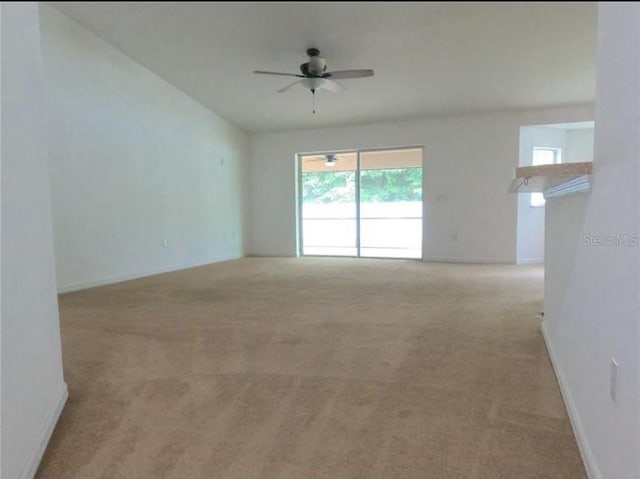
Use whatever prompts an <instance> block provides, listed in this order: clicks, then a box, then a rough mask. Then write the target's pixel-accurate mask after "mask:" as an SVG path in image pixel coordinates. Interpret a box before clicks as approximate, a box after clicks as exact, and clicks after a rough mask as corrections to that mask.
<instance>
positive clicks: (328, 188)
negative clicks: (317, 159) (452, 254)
mask: <svg viewBox="0 0 640 479" xmlns="http://www.w3.org/2000/svg"><path fill="white" fill-rule="evenodd" d="M355 181H356V172H355V171H335V172H333V171H331V172H314V173H303V174H302V201H303V202H304V203H349V202H353V201H355ZM420 200H422V168H397V169H386V170H363V171H362V172H361V176H360V201H361V202H363V203H369V202H371V203H373V202H395V201H420Z"/></svg>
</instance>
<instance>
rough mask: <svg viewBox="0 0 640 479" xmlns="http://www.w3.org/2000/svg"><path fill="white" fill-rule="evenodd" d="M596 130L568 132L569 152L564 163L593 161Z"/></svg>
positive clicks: (587, 129) (565, 154)
mask: <svg viewBox="0 0 640 479" xmlns="http://www.w3.org/2000/svg"><path fill="white" fill-rule="evenodd" d="M593 145H594V129H593V128H584V129H580V130H567V150H566V152H565V153H564V156H563V158H562V161H563V163H578V162H581V161H593Z"/></svg>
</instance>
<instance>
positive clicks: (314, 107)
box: [311, 88, 316, 115]
mask: <svg viewBox="0 0 640 479" xmlns="http://www.w3.org/2000/svg"><path fill="white" fill-rule="evenodd" d="M311 97H312V104H313V114H314V115H315V114H316V89H315V88H312V89H311Z"/></svg>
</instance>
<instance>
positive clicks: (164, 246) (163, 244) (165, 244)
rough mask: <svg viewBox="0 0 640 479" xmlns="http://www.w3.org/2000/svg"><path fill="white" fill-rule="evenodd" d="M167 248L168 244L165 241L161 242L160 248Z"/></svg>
mask: <svg viewBox="0 0 640 479" xmlns="http://www.w3.org/2000/svg"><path fill="white" fill-rule="evenodd" d="M167 246H169V242H168V241H167V240H166V239H163V240H162V247H163V248H166V247H167Z"/></svg>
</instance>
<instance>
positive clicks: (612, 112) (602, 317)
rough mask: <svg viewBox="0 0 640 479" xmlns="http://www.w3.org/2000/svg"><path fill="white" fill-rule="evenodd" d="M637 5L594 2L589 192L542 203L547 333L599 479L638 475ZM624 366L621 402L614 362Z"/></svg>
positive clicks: (639, 33)
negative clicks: (612, 239)
mask: <svg viewBox="0 0 640 479" xmlns="http://www.w3.org/2000/svg"><path fill="white" fill-rule="evenodd" d="M639 26H640V5H639V4H638V3H635V4H616V3H603V4H600V7H599V33H598V37H599V40H598V60H597V90H596V92H597V96H596V98H597V102H596V115H595V119H596V122H595V157H594V174H593V178H592V180H593V186H592V191H591V192H590V193H588V194H583V195H576V196H573V197H566V198H556V199H551V200H549V201H547V206H546V209H547V212H546V213H547V222H546V227H547V245H546V259H547V261H546V273H545V321H544V332H545V337H546V340H547V345H548V347H549V350H550V353H551V355H552V357H553V362H554V367H555V369H556V373H557V376H558V379H559V382H560V385H561V387H562V389H563V393H564V395H565V400H566V403H567V406H568V409H569V412H570V415H571V417H572V422H573V425H574V429H575V430H576V433H577V436H578V440H579V444H580V446H581V450H582V452H583V456H584V458H585V462H586V463H587V466H588V469H589V476H590V477H591V478H598V479H637V478H638V477H640V461H639V458H640V455H639V454H638V453H639V452H640V393H639V374H640V356H639V354H638V351H639V349H640V347H639V346H640V344H639V343H640V328H639V323H640V314H639V310H640V307H639V306H640V304H639V301H638V299H639V294H640V277H639V271H640V248H639V247H638V244H637V242H635V243H634V242H633V241H632V240H633V237H631V236H628V239H629V240H631V243H633V244H628V245H624V244H620V245H617V246H616V245H602V246H597V245H594V244H593V242H591V241H590V244H589V243H587V242H586V241H585V238H584V236H585V235H592V236H594V237H597V238H601V237H602V235H607V236H615V235H625V234H626V235H638V234H639V233H640V224H639V223H640V217H639V212H640V210H639V207H638V202H639V201H640V195H638V185H639V184H640V103H639V102H638V98H640V28H639ZM612 357H615V358H616V359H617V360H618V362H619V364H620V374H619V378H618V389H617V402H616V403H614V402H613V401H612V399H611V398H610V396H609V386H610V361H611V358H612Z"/></svg>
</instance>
